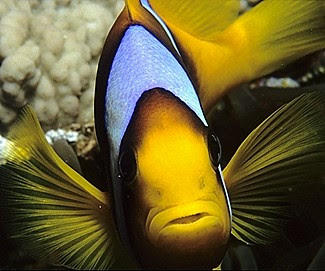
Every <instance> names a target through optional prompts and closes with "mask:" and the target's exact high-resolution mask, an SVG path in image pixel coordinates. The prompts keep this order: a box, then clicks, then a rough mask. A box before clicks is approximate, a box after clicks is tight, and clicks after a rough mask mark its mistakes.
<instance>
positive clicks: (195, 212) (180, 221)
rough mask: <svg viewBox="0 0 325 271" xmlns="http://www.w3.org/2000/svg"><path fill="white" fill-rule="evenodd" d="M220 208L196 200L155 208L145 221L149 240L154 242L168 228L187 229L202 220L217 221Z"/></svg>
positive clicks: (208, 202) (212, 203) (204, 201)
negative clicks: (211, 219) (160, 208)
mask: <svg viewBox="0 0 325 271" xmlns="http://www.w3.org/2000/svg"><path fill="white" fill-rule="evenodd" d="M219 217H220V207H219V205H218V204H217V203H216V202H214V201H211V200H196V201H192V202H188V203H184V204H180V205H176V206H172V207H169V208H166V209H163V210H159V209H158V208H157V207H156V208H152V209H150V211H149V214H148V216H147V220H146V230H147V234H148V237H149V240H151V241H154V242H156V241H157V240H158V238H159V235H160V232H161V231H162V230H163V229H166V228H167V227H169V226H175V225H177V226H179V227H184V228H185V227H189V226H191V225H194V224H196V223H199V222H200V221H201V220H203V219H208V218H213V219H214V221H217V220H219Z"/></svg>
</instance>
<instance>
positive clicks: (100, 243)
mask: <svg viewBox="0 0 325 271" xmlns="http://www.w3.org/2000/svg"><path fill="white" fill-rule="evenodd" d="M1 156H4V157H5V159H6V160H7V162H6V163H5V164H4V165H1V166H0V174H1V176H2V178H1V183H0V188H1V191H0V193H1V207H2V208H1V215H2V216H3V217H4V220H5V222H6V226H7V227H8V232H9V233H10V234H11V236H13V237H15V238H17V239H18V240H20V241H21V242H22V244H25V247H26V249H27V250H29V251H30V253H31V254H32V255H34V256H36V257H43V258H46V259H47V260H48V261H49V262H50V263H52V264H54V265H65V266H67V267H70V268H78V269H79V268H80V269H105V268H108V267H110V266H111V265H112V264H113V263H114V259H115V258H116V255H117V253H119V252H120V248H119V246H120V244H119V241H118V237H117V234H116V232H115V226H114V224H113V218H112V213H111V209H110V206H109V199H108V195H107V194H105V193H103V192H101V191H99V190H98V189H97V188H95V187H93V186H92V185H91V184H89V183H88V182H87V181H86V180H85V179H83V178H82V177H81V176H80V175H79V174H78V173H76V172H74V171H73V170H72V169H71V168H69V167H68V166H67V165H66V164H64V162H63V161H62V160H61V159H60V158H59V157H58V156H57V155H56V153H55V152H54V151H53V150H52V149H51V147H50V146H49V145H48V143H47V142H46V140H45V137H44V135H43V132H42V130H41V128H40V126H39V124H38V121H37V119H36V116H35V114H34V113H33V111H32V110H31V108H30V107H28V106H27V107H25V108H24V109H23V112H22V114H21V116H20V119H19V121H18V122H17V124H16V125H15V127H14V128H13V129H12V130H11V132H10V134H9V136H8V145H7V146H6V148H5V150H4V151H3V153H2V154H1ZM4 210H5V212H4ZM26 245H27V246H26Z"/></svg>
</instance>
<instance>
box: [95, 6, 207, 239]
mask: <svg viewBox="0 0 325 271" xmlns="http://www.w3.org/2000/svg"><path fill="white" fill-rule="evenodd" d="M128 12H130V10H126V9H125V10H124V11H123V12H122V14H121V15H120V17H119V18H118V19H117V22H116V23H115V25H114V26H113V29H112V31H111V32H110V34H109V36H108V38H107V42H106V44H105V47H104V49H103V54H102V57H101V60H100V63H99V68H98V73H97V82H96V95H95V114H96V118H95V120H96V131H97V134H98V139H99V143H100V147H101V149H102V150H103V152H104V153H105V156H106V159H107V164H108V168H109V172H110V175H111V181H112V183H111V186H112V189H113V194H114V203H115V211H116V212H115V214H116V219H117V224H118V228H119V231H120V236H121V239H122V240H123V243H124V244H128V240H127V233H126V227H125V222H124V214H123V212H122V210H123V208H122V202H123V198H122V188H121V182H120V180H119V178H118V176H119V175H120V173H119V169H118V157H119V153H120V146H121V141H122V138H123V136H124V133H125V131H126V129H127V126H128V124H129V122H130V120H131V117H132V114H133V112H134V109H135V106H136V104H137V102H138V100H139V98H140V97H141V95H142V94H143V93H144V92H145V91H148V90H150V89H153V88H163V89H167V90H169V91H171V92H172V93H173V94H174V95H175V96H176V97H179V98H180V99H181V100H182V101H183V102H184V103H186V104H187V106H188V107H189V108H190V109H191V110H193V111H194V112H195V114H196V115H197V116H198V117H199V119H200V120H201V122H202V123H203V124H204V125H205V126H207V123H206V120H205V117H204V114H203V112H202V109H201V105H200V101H199V99H198V97H197V94H196V91H195V89H194V86H193V84H192V82H191V80H190V78H189V76H188V74H187V71H186V70H185V68H184V66H183V64H182V62H181V60H180V57H179V55H177V51H176V50H175V48H174V47H173V44H172V41H171V37H170V36H168V35H167V34H166V32H165V31H164V29H163V27H162V26H161V25H160V24H159V23H158V22H157V21H156V19H155V18H154V17H153V16H152V15H151V14H150V13H149V12H148V11H147V10H145V9H143V8H142V11H141V18H142V17H145V18H147V17H148V20H150V26H147V25H143V24H142V23H141V24H140V23H139V22H138V21H136V20H133V17H132V16H133V15H132V12H131V13H128ZM125 75H127V77H126V76H125Z"/></svg>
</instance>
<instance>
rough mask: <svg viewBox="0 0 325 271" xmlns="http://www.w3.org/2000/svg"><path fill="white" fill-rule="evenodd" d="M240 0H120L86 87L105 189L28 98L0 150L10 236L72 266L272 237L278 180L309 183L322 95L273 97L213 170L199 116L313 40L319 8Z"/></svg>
mask: <svg viewBox="0 0 325 271" xmlns="http://www.w3.org/2000/svg"><path fill="white" fill-rule="evenodd" d="M238 6H239V2H238V1H230V0H229V1H213V2H212V1H158V0H152V1H150V0H137V1H136V0H130V1H126V6H125V8H124V10H123V11H122V12H121V14H120V16H119V17H118V18H117V20H116V22H115V24H114V25H113V27H112V29H111V31H110V33H109V35H108V37H107V40H106V43H105V45H104V48H103V52H102V56H101V59H100V62H99V66H98V72H97V80H96V91H95V124H96V133H97V138H98V142H99V146H100V149H101V153H102V155H103V159H104V160H105V163H106V170H107V176H108V187H109V191H108V192H102V191H100V190H98V189H97V188H96V187H94V186H93V185H91V184H90V183H89V182H88V181H87V180H85V179H84V178H83V177H82V176H81V175H80V174H78V173H77V172H75V171H74V170H73V169H72V168H70V167H69V166H68V165H67V164H66V163H64V162H63V161H62V160H61V158H60V157H59V156H58V155H57V154H56V153H55V151H54V150H53V149H52V148H51V146H50V145H49V144H48V143H47V142H46V140H45V137H44V135H43V133H42V130H41V127H40V125H39V123H38V121H37V118H36V116H35V114H34V113H33V110H32V109H31V107H29V106H27V107H25V109H24V110H23V111H22V114H21V117H20V119H19V120H18V121H17V124H16V125H15V126H14V127H13V128H12V129H11V131H10V133H9V135H8V137H7V142H6V144H5V146H4V148H3V150H2V152H1V154H0V161H2V162H1V166H0V174H1V184H0V193H1V195H0V196H1V201H0V202H1V214H2V216H3V217H4V221H5V223H4V225H5V227H6V228H7V230H8V233H9V234H10V235H12V236H13V237H16V238H17V239H18V240H20V241H22V244H25V247H26V249H29V250H30V251H31V253H32V254H33V255H35V256H37V257H46V258H47V259H48V261H49V262H51V263H53V264H57V265H64V266H67V267H70V268H80V269H106V268H109V267H126V268H130V267H140V268H149V269H161V268H196V269H197V268H199V269H200V268H201V269H202V268H205V269H211V268H214V267H217V266H218V265H219V264H220V263H221V262H222V260H223V257H224V255H225V252H226V250H227V246H228V243H229V238H230V235H231V234H232V235H234V236H235V237H236V238H238V239H239V240H242V241H243V242H245V243H257V244H263V243H267V242H270V241H272V240H273V239H274V238H275V237H276V236H277V235H278V234H279V232H280V231H281V229H282V227H281V226H282V225H283V220H284V219H285V218H286V217H287V216H286V215H287V212H288V209H287V207H288V206H287V203H288V201H289V199H290V194H291V192H290V191H294V190H295V189H296V187H299V186H300V185H303V183H304V181H305V180H306V181H307V180H312V183H313V184H314V185H315V186H317V185H319V184H320V183H321V177H322V174H323V173H324V172H323V169H324V166H325V118H324V111H325V108H324V104H325V102H324V100H323V99H322V98H321V97H320V96H319V95H317V94H315V93H311V94H305V95H302V96H300V97H298V98H296V99H294V100H293V101H292V102H290V103H288V104H287V105H284V106H282V107H281V108H279V109H278V110H277V111H276V112H275V113H273V114H272V115H271V116H270V117H269V118H267V119H266V120H265V121H264V122H263V123H261V124H260V125H259V126H258V127H257V128H256V129H255V130H254V131H252V132H251V134H250V135H249V136H248V137H247V139H246V140H245V141H244V142H243V143H242V145H241V146H240V147H239V149H238V150H237V152H236V153H235V155H234V156H233V158H232V159H231V161H230V162H229V164H228V165H227V167H226V168H225V169H223V170H222V169H221V166H220V159H221V146H220V142H219V140H218V137H217V135H216V134H215V132H214V131H213V129H211V128H210V127H209V123H208V120H207V118H206V115H207V114H208V113H209V111H210V110H211V108H212V107H213V105H214V104H215V102H216V101H217V99H218V98H219V97H221V96H222V95H224V94H225V93H226V92H227V91H228V90H230V88H231V87H232V86H234V85H237V84H240V83H242V82H245V81H249V80H251V79H253V78H256V77H258V76H261V75H263V74H265V73H268V72H270V71H272V70H275V69H277V68H279V67H281V66H282V65H283V64H285V63H288V62H289V61H292V60H294V59H296V58H298V57H300V56H303V55H305V54H308V53H310V52H312V51H315V50H318V49H320V48H323V47H325V35H324V26H325V22H324V14H325V13H324V8H325V5H324V3H323V2H320V1H281V3H279V1H273V0H264V1H263V2H262V3H261V4H258V5H257V6H256V7H255V8H253V9H252V10H250V11H249V12H247V13H245V14H244V15H242V16H240V17H238V18H237V14H238ZM235 129H236V128H235V127H234V130H235Z"/></svg>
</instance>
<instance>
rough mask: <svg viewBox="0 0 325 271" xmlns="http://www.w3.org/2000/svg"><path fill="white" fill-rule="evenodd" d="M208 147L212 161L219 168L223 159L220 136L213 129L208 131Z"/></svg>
mask: <svg viewBox="0 0 325 271" xmlns="http://www.w3.org/2000/svg"><path fill="white" fill-rule="evenodd" d="M208 148H209V153H210V159H211V162H212V164H213V166H214V168H215V169H217V168H218V166H219V163H220V159H221V144H220V141H219V138H218V137H217V136H216V135H215V134H214V133H213V132H212V131H209V133H208Z"/></svg>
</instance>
